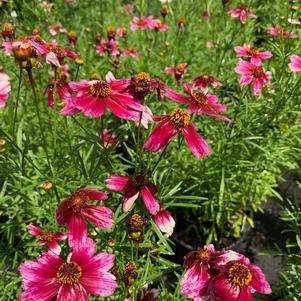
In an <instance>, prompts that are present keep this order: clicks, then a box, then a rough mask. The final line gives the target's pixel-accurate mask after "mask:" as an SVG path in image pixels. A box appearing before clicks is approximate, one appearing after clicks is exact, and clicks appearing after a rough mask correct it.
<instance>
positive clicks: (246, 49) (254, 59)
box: [234, 44, 273, 65]
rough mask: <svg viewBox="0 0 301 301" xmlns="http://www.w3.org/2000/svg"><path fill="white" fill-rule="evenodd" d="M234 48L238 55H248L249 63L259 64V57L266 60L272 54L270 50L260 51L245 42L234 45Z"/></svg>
mask: <svg viewBox="0 0 301 301" xmlns="http://www.w3.org/2000/svg"><path fill="white" fill-rule="evenodd" d="M234 50H235V52H236V53H237V54H238V55H239V56H245V57H250V58H251V63H253V64H255V65H260V63H261V59H263V60H267V59H269V58H271V57H272V56H273V55H272V53H271V52H270V51H264V52H260V51H259V49H257V48H254V47H251V46H250V45H247V44H244V45H243V46H236V47H234Z"/></svg>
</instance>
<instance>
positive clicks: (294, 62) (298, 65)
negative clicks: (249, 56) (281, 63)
mask: <svg viewBox="0 0 301 301" xmlns="http://www.w3.org/2000/svg"><path fill="white" fill-rule="evenodd" d="M290 60H291V62H290V64H289V65H288V66H289V68H290V69H291V71H293V72H301V57H300V56H298V55H296V54H293V55H291V56H290ZM0 98H1V97H0Z"/></svg>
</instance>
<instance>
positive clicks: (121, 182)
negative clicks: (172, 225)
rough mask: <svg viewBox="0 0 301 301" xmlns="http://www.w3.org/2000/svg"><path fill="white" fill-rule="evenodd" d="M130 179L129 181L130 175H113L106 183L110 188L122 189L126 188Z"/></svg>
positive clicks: (114, 189)
mask: <svg viewBox="0 0 301 301" xmlns="http://www.w3.org/2000/svg"><path fill="white" fill-rule="evenodd" d="M128 181H129V178H128V177H125V176H118V175H111V176H109V177H108V178H107V179H106V181H105V183H106V187H107V188H108V189H110V190H113V191H122V190H124V188H125V186H126V185H127V183H128Z"/></svg>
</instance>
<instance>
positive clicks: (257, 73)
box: [252, 66, 264, 78]
mask: <svg viewBox="0 0 301 301" xmlns="http://www.w3.org/2000/svg"><path fill="white" fill-rule="evenodd" d="M252 74H253V76H254V77H256V78H260V77H262V76H263V75H264V71H263V68H262V67H260V66H256V67H253V69H252Z"/></svg>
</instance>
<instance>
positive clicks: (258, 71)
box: [235, 60, 272, 96]
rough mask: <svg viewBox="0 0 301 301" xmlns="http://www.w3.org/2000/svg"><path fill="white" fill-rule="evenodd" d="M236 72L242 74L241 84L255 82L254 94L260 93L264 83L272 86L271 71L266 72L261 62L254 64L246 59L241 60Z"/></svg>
mask: <svg viewBox="0 0 301 301" xmlns="http://www.w3.org/2000/svg"><path fill="white" fill-rule="evenodd" d="M235 72H236V73H238V74H241V79H240V82H239V83H240V85H241V86H245V85H249V84H251V83H252V82H253V94H254V95H256V96H259V95H260V92H261V89H262V87H263V85H264V84H265V85H266V86H268V87H269V86H270V83H271V78H272V76H271V73H270V72H266V71H265V70H264V69H263V68H262V67H261V66H260V64H258V65H256V64H252V63H250V62H246V61H244V60H239V64H238V66H237V67H236V68H235Z"/></svg>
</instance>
